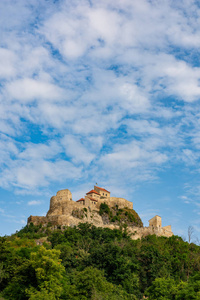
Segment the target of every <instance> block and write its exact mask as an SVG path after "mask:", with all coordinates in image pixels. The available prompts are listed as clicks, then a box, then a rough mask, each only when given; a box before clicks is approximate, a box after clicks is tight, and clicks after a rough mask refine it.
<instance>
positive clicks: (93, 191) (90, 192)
mask: <svg viewBox="0 0 200 300" xmlns="http://www.w3.org/2000/svg"><path fill="white" fill-rule="evenodd" d="M92 193H95V194H97V195H100V194H99V193H98V192H97V191H95V190H91V191H89V192H88V193H86V195H87V194H92Z"/></svg>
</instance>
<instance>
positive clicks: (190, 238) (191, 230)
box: [188, 226, 194, 244]
mask: <svg viewBox="0 0 200 300" xmlns="http://www.w3.org/2000/svg"><path fill="white" fill-rule="evenodd" d="M193 234H194V228H193V227H192V226H189V227H188V242H189V244H190V243H191V240H192V237H193Z"/></svg>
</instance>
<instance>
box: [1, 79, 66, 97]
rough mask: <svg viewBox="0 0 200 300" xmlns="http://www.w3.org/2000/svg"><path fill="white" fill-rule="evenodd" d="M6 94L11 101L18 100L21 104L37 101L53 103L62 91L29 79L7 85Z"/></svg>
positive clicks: (54, 86)
mask: <svg viewBox="0 0 200 300" xmlns="http://www.w3.org/2000/svg"><path fill="white" fill-rule="evenodd" d="M6 92H7V93H8V95H9V97H11V99H18V100H21V101H23V102H29V101H35V100H36V101H37V100H38V99H46V100H47V99H48V100H50V101H51V100H54V101H55V100H56V99H60V98H61V97H62V96H63V93H62V90H61V89H60V88H59V87H57V86H56V85H54V84H51V83H48V82H41V81H38V80H34V79H31V78H25V79H19V80H16V81H13V82H11V83H8V85H7V86H6Z"/></svg>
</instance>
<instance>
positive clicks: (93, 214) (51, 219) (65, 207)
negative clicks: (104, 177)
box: [27, 186, 173, 239]
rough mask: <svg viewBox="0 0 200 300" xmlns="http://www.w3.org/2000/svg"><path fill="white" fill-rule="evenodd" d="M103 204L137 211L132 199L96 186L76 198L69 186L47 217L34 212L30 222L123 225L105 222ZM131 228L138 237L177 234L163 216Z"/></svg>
mask: <svg viewBox="0 0 200 300" xmlns="http://www.w3.org/2000/svg"><path fill="white" fill-rule="evenodd" d="M101 204H107V206H108V207H110V208H114V207H115V208H117V209H119V210H123V209H124V210H127V211H126V213H127V214H128V211H129V212H130V211H133V203H132V202H130V201H128V200H126V199H124V198H118V197H111V196H110V192H109V191H108V190H106V189H104V188H101V187H98V186H94V189H92V190H91V191H89V192H87V193H86V195H85V196H84V198H81V199H79V200H77V201H73V200H72V193H71V192H70V190H68V189H65V190H60V191H58V192H57V194H56V196H52V197H51V199H50V207H49V210H48V212H47V214H46V216H45V217H38V216H32V215H31V216H30V217H29V218H28V222H27V223H28V225H29V224H30V223H33V224H34V225H40V224H42V225H43V226H47V225H48V224H51V226H53V227H54V228H56V227H58V226H76V225H78V224H79V223H80V222H81V223H85V222H88V223H91V224H93V225H95V226H97V227H107V228H111V229H114V228H119V224H111V223H109V222H108V220H107V221H105V218H102V216H101V215H100V214H99V209H100V207H101ZM136 215H137V213H136ZM138 218H139V216H138ZM139 219H140V218H139ZM141 224H142V222H141ZM128 228H129V231H130V232H133V233H134V237H133V238H134V239H136V238H141V237H142V236H145V235H148V234H156V235H158V236H167V237H169V236H172V235H173V233H172V230H171V225H169V226H165V227H162V220H161V217H159V216H155V217H153V218H152V219H150V220H149V227H142V226H140V227H137V226H135V225H134V224H133V225H130V226H129V227H128Z"/></svg>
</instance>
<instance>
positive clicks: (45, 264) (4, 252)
mask: <svg viewBox="0 0 200 300" xmlns="http://www.w3.org/2000/svg"><path fill="white" fill-rule="evenodd" d="M103 210H104V212H105V211H106V210H107V208H106V206H103ZM110 212H111V210H110ZM128 214H129V210H128V209H125V211H124V210H123V209H119V208H117V207H116V208H113V209H112V218H114V217H116V218H119V219H121V217H124V216H126V217H128ZM125 225H126V224H124V227H126V226H125ZM122 227H123V226H122ZM40 234H42V235H46V237H42V238H40V242H43V246H37V245H36V242H37V241H38V238H35V239H34V238H33V237H34V236H37V235H40ZM29 236H30V237H31V238H30V237H29ZM46 239H48V243H49V244H48V243H47V242H46V243H45V241H46ZM199 274H200V247H199V246H197V245H195V244H188V243H186V242H184V241H183V240H182V239H181V238H180V237H178V236H172V237H171V238H165V237H157V236H155V235H151V236H147V237H145V238H143V239H142V240H135V241H134V240H131V238H130V236H129V235H128V233H127V230H126V228H122V230H117V229H115V230H111V229H109V228H97V227H95V226H93V225H91V224H88V223H81V224H79V225H78V226H77V227H73V228H71V227H66V229H63V230H61V229H57V230H54V231H51V230H50V228H47V227H44V228H43V227H40V226H38V227H37V226H36V227H35V226H33V225H30V226H29V228H27V227H25V228H23V229H22V230H21V231H20V232H18V233H16V234H15V235H12V236H10V237H3V238H2V237H0V293H1V295H2V297H4V298H5V299H12V300H13V299H14V300H26V299H27V300H28V299H29V300H36V299H43V300H45V299H48V300H49V299H50V300H57V299H69V300H70V299H72V300H81V299H82V300H84V299H93V300H106V299H109V300H121V299H127V300H129V299H134V300H135V299H142V297H143V295H146V296H148V297H149V298H148V299H149V300H151V299H154V300H157V299H163V300H164V299H169V300H170V299H173V300H185V299H186V300H187V299H188V300H189V299H190V300H193V299H199V300H200V275H199Z"/></svg>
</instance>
